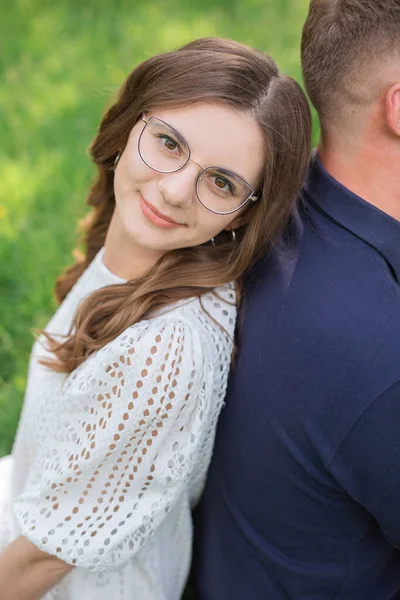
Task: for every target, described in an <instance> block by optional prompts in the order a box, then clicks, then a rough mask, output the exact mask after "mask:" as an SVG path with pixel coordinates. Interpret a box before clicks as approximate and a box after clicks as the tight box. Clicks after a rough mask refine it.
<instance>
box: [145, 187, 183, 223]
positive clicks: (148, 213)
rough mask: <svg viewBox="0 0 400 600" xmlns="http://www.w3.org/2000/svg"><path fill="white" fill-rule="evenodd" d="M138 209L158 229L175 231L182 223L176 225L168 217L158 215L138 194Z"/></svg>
mask: <svg viewBox="0 0 400 600" xmlns="http://www.w3.org/2000/svg"><path fill="white" fill-rule="evenodd" d="M140 208H141V209H142V212H143V214H144V216H145V217H146V218H147V219H148V220H149V221H151V222H152V223H154V225H158V227H164V228H165V229H176V228H177V227H182V226H183V224H182V223H177V222H176V221H173V220H172V219H170V218H169V217H166V216H165V215H162V214H161V213H159V212H158V211H157V210H156V209H155V208H154V206H152V205H151V204H150V203H149V202H147V201H146V200H145V199H144V198H143V196H142V194H140Z"/></svg>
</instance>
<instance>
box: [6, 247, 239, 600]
mask: <svg viewBox="0 0 400 600" xmlns="http://www.w3.org/2000/svg"><path fill="white" fill-rule="evenodd" d="M102 256H103V249H102V250H101V251H100V252H99V253H98V254H97V256H96V258H95V259H94V261H93V262H92V264H91V265H90V266H89V267H88V268H87V269H86V271H85V272H84V273H83V275H82V276H81V278H80V279H79V280H78V281H77V283H76V284H75V286H74V287H73V288H72V290H71V292H70V293H69V295H68V296H67V298H66V299H65V300H64V302H63V303H62V305H61V306H60V307H59V309H58V310H57V312H56V314H55V315H54V317H53V318H52V319H51V321H50V323H49V324H48V326H47V327H46V329H47V330H48V331H50V332H52V333H56V334H57V333H58V334H63V333H66V332H67V331H68V329H69V326H70V323H71V320H72V317H73V315H74V312H75V310H76V308H77V307H78V305H79V303H80V302H81V300H82V299H83V298H84V297H85V296H86V295H87V294H89V293H90V292H91V291H93V290H95V289H98V288H100V287H103V286H106V285H110V284H115V283H122V281H123V280H121V279H120V278H118V277H116V276H115V275H114V274H112V273H111V272H110V271H109V270H108V269H107V268H106V267H105V265H104V264H103V262H102ZM215 291H216V292H217V296H216V295H214V294H213V293H209V294H206V295H205V296H203V298H202V302H201V303H200V301H199V300H198V299H190V300H187V301H183V302H180V303H177V304H175V305H173V306H172V307H169V308H168V309H166V310H163V311H161V312H159V313H158V314H157V315H155V316H154V317H152V318H151V319H149V320H145V321H142V322H140V323H139V324H136V325H133V326H131V327H129V328H128V329H127V330H126V331H124V332H123V333H122V334H121V335H120V336H119V337H117V338H116V339H115V340H114V341H112V342H111V343H109V344H107V345H106V346H105V347H103V348H102V349H100V350H99V351H98V352H96V353H95V354H93V355H91V356H90V357H89V358H88V359H87V360H86V361H85V362H84V363H83V364H82V365H80V366H79V367H78V368H77V369H76V370H75V371H74V372H73V373H72V374H71V375H69V376H67V375H65V374H59V373H55V372H53V371H50V370H49V369H46V368H45V367H43V366H41V365H39V364H38V362H37V357H38V356H39V355H41V356H43V355H44V354H46V352H45V351H44V349H43V347H42V345H41V344H39V343H38V342H36V343H35V345H34V347H33V351H32V356H31V361H30V367H29V376H28V383H27V390H26V396H25V401H24V406H23V410H22V413H21V418H20V422H19V427H18V432H17V436H16V439H15V443H14V447H13V451H12V455H11V456H9V457H5V458H3V459H1V460H0V511H1V513H0V549H4V548H5V547H6V546H7V545H8V544H9V543H10V542H11V541H12V540H13V539H15V538H16V537H18V536H19V535H24V536H25V537H27V538H28V539H29V540H31V542H32V543H33V544H35V545H36V546H37V547H38V548H40V549H42V550H44V551H45V552H47V553H49V554H52V555H54V556H57V557H59V558H60V559H62V560H64V561H65V562H67V563H69V564H73V565H75V568H74V569H73V570H72V571H71V572H70V573H69V574H68V575H67V576H66V577H65V579H64V580H63V581H62V582H61V583H60V584H59V585H57V586H55V587H54V588H53V589H52V590H51V591H50V592H48V593H47V594H46V595H45V596H44V598H45V599H46V600H177V599H178V598H180V596H181V594H182V591H183V588H184V585H185V581H186V578H187V575H188V571H189V564H190V556H191V536H192V525H191V515H190V509H191V507H192V506H193V504H195V503H196V501H197V500H198V497H199V495H200V493H201V491H202V488H203V485H204V480H205V475H206V470H207V467H208V464H209V461H210V457H211V452H212V445H213V441H214V435H215V427H216V421H217V418H218V415H219V412H220V409H221V407H222V403H223V398H224V394H225V389H226V384H227V377H228V370H229V365H230V358H231V352H232V337H233V333H234V325H235V317H236V310H235V307H234V301H235V293H234V286H233V285H227V286H223V287H221V288H218V289H217V290H215ZM201 304H203V306H204V308H205V309H206V311H204V310H203V308H202V306H201ZM207 313H208V314H207ZM213 319H215V320H216V321H217V322H218V323H220V324H221V325H222V326H223V328H224V329H225V332H224V331H223V330H222V329H221V328H220V327H219V326H218V325H217V323H215V322H214V320H213Z"/></svg>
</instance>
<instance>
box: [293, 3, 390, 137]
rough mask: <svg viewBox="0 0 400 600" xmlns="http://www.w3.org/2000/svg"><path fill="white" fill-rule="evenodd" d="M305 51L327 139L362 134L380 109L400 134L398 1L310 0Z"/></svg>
mask: <svg viewBox="0 0 400 600" xmlns="http://www.w3.org/2000/svg"><path fill="white" fill-rule="evenodd" d="M301 52H302V67H303V77H304V82H305V86H306V89H307V92H308V95H309V97H310V99H311V102H312V103H313V104H314V106H315V108H316V109H317V112H318V114H319V117H320V121H321V127H322V131H323V134H324V133H325V134H326V133H330V132H332V131H336V132H339V133H340V132H345V133H346V134H347V135H352V133H353V132H355V133H357V132H358V133H359V132H361V131H362V130H363V129H364V127H366V126H367V124H368V116H371V114H375V115H376V114H377V112H379V110H380V111H381V116H382V120H381V123H384V122H386V123H387V124H388V125H389V129H391V130H393V128H396V127H397V128H398V131H392V132H394V133H396V135H400V0H311V4H310V9H309V14H308V17H307V20H306V22H305V25H304V28H303V38H302V45H301ZM396 84H399V90H397V89H396ZM397 113H398V116H396V115H397ZM335 137H336V136H335Z"/></svg>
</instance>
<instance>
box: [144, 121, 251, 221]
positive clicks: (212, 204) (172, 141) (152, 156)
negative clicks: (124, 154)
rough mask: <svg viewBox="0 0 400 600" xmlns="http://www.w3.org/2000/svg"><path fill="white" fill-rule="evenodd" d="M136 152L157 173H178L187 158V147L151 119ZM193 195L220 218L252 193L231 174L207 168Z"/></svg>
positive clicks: (198, 180)
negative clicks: (218, 214) (195, 194)
mask: <svg viewBox="0 0 400 600" xmlns="http://www.w3.org/2000/svg"><path fill="white" fill-rule="evenodd" d="M138 149H139V154H140V156H141V157H142V160H143V161H144V162H145V163H146V164H147V165H148V166H149V167H151V168H152V169H154V170H155V171H159V172H161V173H174V172H175V171H179V170H180V169H182V168H183V167H184V166H185V165H186V163H187V162H188V160H189V157H190V151H189V147H188V145H187V143H186V141H185V140H184V139H183V138H182V136H181V135H180V134H179V133H178V132H177V131H176V130H175V129H174V128H173V127H171V126H170V125H168V124H167V123H164V122H163V121H161V120H160V119H157V118H156V117H151V118H150V119H149V121H148V122H147V124H146V126H145V127H144V129H143V131H142V133H141V135H140V138H139V144H138ZM196 191H197V195H198V198H199V200H200V202H201V203H202V204H203V205H204V206H205V207H206V208H208V209H209V210H211V211H213V212H217V213H222V214H223V213H229V212H230V211H234V210H235V209H237V208H239V207H240V206H241V205H242V204H243V203H244V202H245V201H246V200H247V199H248V198H249V196H250V195H251V194H252V191H253V190H252V188H251V187H250V186H249V185H248V184H247V183H246V182H245V181H244V180H242V179H241V178H240V177H238V176H237V175H235V174H234V173H232V172H231V171H229V170H226V169H222V168H218V167H208V168H207V169H205V170H204V171H202V173H201V175H200V177H199V178H198V179H197V186H196Z"/></svg>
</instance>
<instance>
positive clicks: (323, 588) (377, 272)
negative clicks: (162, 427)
mask: <svg viewBox="0 0 400 600" xmlns="http://www.w3.org/2000/svg"><path fill="white" fill-rule="evenodd" d="M399 242H400V223H399V222H397V221H396V220H394V219H392V218H391V217H389V216H388V215H386V214H384V213H383V212H381V211H379V210H378V209H376V208H375V207H373V206H372V205H370V204H368V203H366V202H364V201H363V200H361V199H360V198H358V197H356V196H354V195H353V194H351V193H350V192H349V191H348V190H346V189H345V188H344V187H342V186H341V185H340V184H339V183H338V182H336V181H335V180H334V179H333V178H331V177H330V176H329V175H328V174H327V173H326V172H325V171H324V169H323V167H322V166H321V165H320V163H319V161H318V160H315V164H314V165H313V167H312V170H311V175H310V181H309V184H308V186H307V189H306V191H305V192H304V196H303V200H302V201H301V203H300V208H299V211H298V213H297V214H296V215H295V217H294V219H293V222H292V223H291V226H290V228H289V233H288V236H287V240H286V242H285V243H282V245H281V246H280V247H276V248H275V249H274V251H273V252H272V253H271V255H270V256H269V258H268V259H267V260H266V261H264V262H263V263H260V265H259V266H258V269H257V271H256V272H255V273H254V274H253V277H252V280H251V281H250V282H249V286H248V294H247V299H246V304H245V311H244V321H243V324H242V326H241V328H240V330H239V355H238V358H237V361H236V364H235V367H234V369H233V374H232V379H231V384H230V390H229V392H228V396H227V398H226V406H225V408H224V409H223V412H222V415H221V419H220V424H219V428H218V435H217V443H216V447H215V452H214V458H213V461H212V465H211V468H210V472H209V477H208V484H207V487H206V491H205V494H204V497H203V500H202V503H201V505H200V507H199V509H198V511H197V516H196V548H195V569H194V571H195V579H196V585H197V591H198V597H199V600H203V599H204V600H214V599H217V598H218V600H220V599H222V598H223V599H225V598H229V599H232V600H234V599H238V600H239V599H240V600H242V599H243V598H246V597H248V598H251V600H258V599H260V600H261V599H263V600H264V599H268V600H280V599H282V600H283V599H289V598H290V599H296V600H298V599H300V598H305V599H307V600H314V599H315V600H316V599H320V600H322V599H325V598H326V599H327V598H335V599H336V600H344V599H351V600H369V599H371V600H389V599H393V598H397V597H399V598H400V551H398V550H397V549H396V548H395V546H397V547H400V343H399V339H400V296H399V292H400V287H399V283H398V281H399V277H400V243H399ZM397 594H398V595H397Z"/></svg>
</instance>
